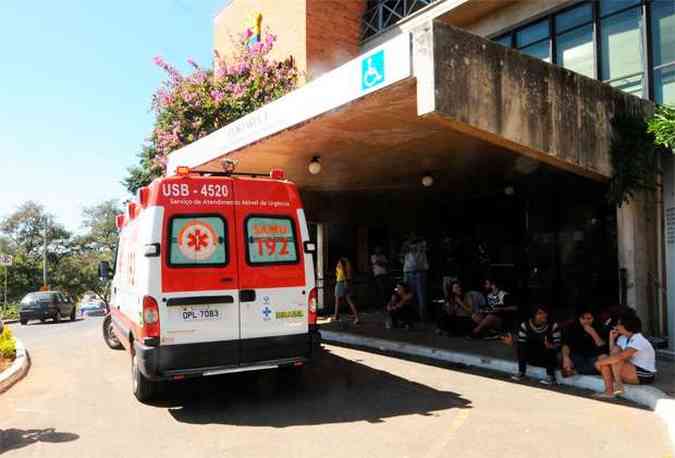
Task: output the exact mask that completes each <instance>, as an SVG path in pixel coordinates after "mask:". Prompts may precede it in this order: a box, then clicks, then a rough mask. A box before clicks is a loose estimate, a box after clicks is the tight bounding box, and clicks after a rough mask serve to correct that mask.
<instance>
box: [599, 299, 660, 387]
mask: <svg viewBox="0 0 675 458" xmlns="http://www.w3.org/2000/svg"><path fill="white" fill-rule="evenodd" d="M641 331H642V322H641V321H640V318H638V317H637V315H635V312H632V313H627V314H625V315H624V316H622V317H621V318H619V322H618V324H617V325H616V327H615V328H614V329H612V330H611V331H610V332H609V355H600V357H599V358H598V361H597V362H596V363H595V367H596V369H597V370H598V371H599V372H600V373H601V374H602V378H603V380H604V382H605V391H604V392H601V393H597V394H596V397H597V398H600V399H612V398H614V397H615V396H617V395H620V394H623V392H624V388H623V384H624V383H628V384H629V385H646V384H651V383H654V379H655V378H656V352H655V351H654V347H652V344H651V343H649V341H648V340H647V339H646V338H645V336H643V335H642V332H641Z"/></svg>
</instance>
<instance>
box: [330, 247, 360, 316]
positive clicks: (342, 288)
mask: <svg viewBox="0 0 675 458" xmlns="http://www.w3.org/2000/svg"><path fill="white" fill-rule="evenodd" d="M351 283H352V265H351V263H350V262H349V259H347V258H345V257H341V258H340V259H339V260H338V263H337V266H336V267H335V315H334V317H333V318H334V319H335V321H337V320H339V319H340V304H342V302H347V304H349V308H350V309H351V310H352V313H353V314H354V324H359V312H358V310H357V308H356V304H354V300H353V299H352V288H351Z"/></svg>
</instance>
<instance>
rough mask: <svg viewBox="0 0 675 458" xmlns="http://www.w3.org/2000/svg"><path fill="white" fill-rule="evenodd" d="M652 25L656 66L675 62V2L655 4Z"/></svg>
mask: <svg viewBox="0 0 675 458" xmlns="http://www.w3.org/2000/svg"><path fill="white" fill-rule="evenodd" d="M651 25H652V53H653V55H652V57H653V61H654V65H655V66H659V65H662V64H668V63H670V62H673V61H675V1H657V2H653V3H652V24H651Z"/></svg>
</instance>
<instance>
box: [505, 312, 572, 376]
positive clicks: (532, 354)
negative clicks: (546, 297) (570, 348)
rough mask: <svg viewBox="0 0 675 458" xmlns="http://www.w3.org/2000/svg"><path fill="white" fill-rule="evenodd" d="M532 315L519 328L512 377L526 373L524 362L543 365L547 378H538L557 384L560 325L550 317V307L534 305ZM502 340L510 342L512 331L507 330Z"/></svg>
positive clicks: (511, 340)
mask: <svg viewBox="0 0 675 458" xmlns="http://www.w3.org/2000/svg"><path fill="white" fill-rule="evenodd" d="M533 312H534V313H533V314H532V318H530V319H529V320H527V321H525V322H523V323H522V324H521V325H520V328H518V334H517V337H516V339H515V340H516V341H517V354H518V375H514V376H512V377H511V379H513V380H516V381H520V380H522V379H523V377H525V373H526V372H527V365H528V364H532V365H533V366H541V367H544V368H546V378H545V379H544V380H542V381H541V383H543V384H544V385H554V384H556V383H557V382H556V379H555V369H556V366H557V365H558V358H557V351H558V349H559V348H560V327H559V326H558V323H551V322H550V321H549V316H550V314H549V311H548V308H547V307H546V306H543V305H537V306H536V307H534V309H533ZM502 341H503V342H504V343H506V344H508V345H513V343H514V338H513V335H511V334H507V335H506V336H504V337H502Z"/></svg>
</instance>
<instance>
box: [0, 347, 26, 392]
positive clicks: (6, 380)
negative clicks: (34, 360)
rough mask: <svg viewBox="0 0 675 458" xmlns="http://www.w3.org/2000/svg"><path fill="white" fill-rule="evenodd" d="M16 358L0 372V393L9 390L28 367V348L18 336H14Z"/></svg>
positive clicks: (24, 374) (24, 373) (23, 375)
mask: <svg viewBox="0 0 675 458" xmlns="http://www.w3.org/2000/svg"><path fill="white" fill-rule="evenodd" d="M15 339H16V359H14V362H13V363H12V365H11V366H9V368H8V369H7V370H5V371H3V372H2V373H0V394H1V393H4V392H5V391H7V390H9V389H10V388H11V387H12V386H14V384H15V383H16V382H18V381H19V380H21V379H22V378H24V377H25V376H26V374H27V373H28V369H29V368H30V356H29V355H28V350H27V349H26V347H25V346H24V344H23V342H21V341H20V340H19V339H18V338H16V337H15Z"/></svg>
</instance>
